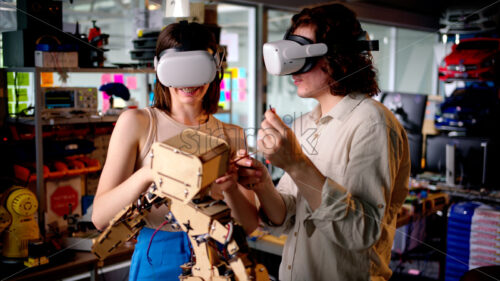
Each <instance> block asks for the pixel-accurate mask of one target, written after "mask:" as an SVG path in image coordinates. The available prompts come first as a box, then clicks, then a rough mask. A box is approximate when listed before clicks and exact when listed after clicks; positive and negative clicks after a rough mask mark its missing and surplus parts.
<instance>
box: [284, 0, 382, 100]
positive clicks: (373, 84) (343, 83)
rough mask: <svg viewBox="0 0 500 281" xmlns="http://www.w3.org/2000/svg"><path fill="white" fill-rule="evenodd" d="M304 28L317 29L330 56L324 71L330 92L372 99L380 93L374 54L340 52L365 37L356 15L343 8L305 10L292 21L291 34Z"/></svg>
mask: <svg viewBox="0 0 500 281" xmlns="http://www.w3.org/2000/svg"><path fill="white" fill-rule="evenodd" d="M301 26H311V27H313V28H314V29H315V37H316V42H318V43H325V44H326V45H327V46H328V52H327V54H326V55H325V56H324V58H325V59H326V61H327V64H326V67H324V68H323V71H325V72H326V73H327V74H328V75H329V76H330V81H329V83H330V90H331V92H332V93H333V95H340V96H345V95H347V94H349V93H351V92H361V93H367V94H369V95H370V96H374V95H377V94H378V93H379V92H380V89H379V87H378V83H377V80H376V69H375V68H374V66H373V61H372V60H373V57H372V55H371V53H370V52H367V51H364V52H360V51H357V50H356V49H355V48H337V47H335V46H339V45H342V44H351V43H353V42H355V41H357V40H358V38H359V37H361V36H364V31H363V29H362V28H361V24H360V23H359V21H358V20H357V18H356V14H355V13H354V12H353V11H352V10H350V9H348V8H347V7H345V6H344V5H341V4H329V5H322V6H318V7H314V8H305V9H303V10H302V11H301V12H300V13H298V14H296V15H294V16H293V17H292V26H291V27H290V30H289V31H288V32H289V33H293V31H294V30H296V29H297V28H299V27H301Z"/></svg>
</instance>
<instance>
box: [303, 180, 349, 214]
mask: <svg viewBox="0 0 500 281" xmlns="http://www.w3.org/2000/svg"><path fill="white" fill-rule="evenodd" d="M349 197H350V193H349V192H347V190H346V189H345V188H344V187H343V186H341V185H340V184H338V183H337V182H335V181H334V180H332V179H330V178H326V180H325V183H324V184H323V189H322V190H321V204H320V205H319V207H318V208H317V209H316V210H314V211H312V210H311V207H310V206H309V204H308V203H306V216H305V221H306V222H307V221H308V220H319V221H323V220H335V219H340V218H341V217H344V216H345V215H346V214H347V212H346V205H347V204H348V201H349Z"/></svg>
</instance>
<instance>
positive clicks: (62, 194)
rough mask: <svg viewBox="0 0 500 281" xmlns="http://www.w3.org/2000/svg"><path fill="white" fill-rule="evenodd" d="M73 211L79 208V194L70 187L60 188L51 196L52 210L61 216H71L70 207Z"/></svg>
mask: <svg viewBox="0 0 500 281" xmlns="http://www.w3.org/2000/svg"><path fill="white" fill-rule="evenodd" d="M70 204H71V210H73V211H74V210H75V209H76V207H78V192H76V190H75V189H73V187H71V186H69V185H65V186H60V187H58V188H57V189H56V191H54V193H52V195H51V196H50V209H51V210H52V211H53V212H54V213H56V214H57V215H59V216H64V215H68V214H69V205H70Z"/></svg>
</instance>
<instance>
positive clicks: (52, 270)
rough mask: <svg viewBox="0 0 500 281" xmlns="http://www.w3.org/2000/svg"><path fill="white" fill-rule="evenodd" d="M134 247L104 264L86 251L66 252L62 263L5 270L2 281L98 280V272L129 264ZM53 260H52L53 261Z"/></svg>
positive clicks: (112, 255) (124, 247) (127, 247)
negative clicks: (80, 277) (73, 277)
mask: <svg viewBox="0 0 500 281" xmlns="http://www.w3.org/2000/svg"><path fill="white" fill-rule="evenodd" d="M133 251H134V247H133V245H132V244H126V245H124V246H123V247H121V248H119V249H117V251H116V252H114V253H112V254H111V255H110V256H109V257H108V258H107V259H106V260H105V261H104V262H100V261H99V260H98V259H97V257H96V256H95V255H93V254H92V253H90V252H85V251H75V250H66V251H65V252H66V253H62V252H61V253H56V254H55V255H59V254H61V256H63V260H61V258H60V259H59V260H61V262H60V263H55V264H54V263H48V264H45V265H41V266H38V267H34V268H28V267H23V268H15V267H13V268H11V269H10V270H8V269H5V270H4V269H3V270H2V273H1V274H0V276H1V280H13V281H14V280H16V281H17V280H19V281H20V280H59V279H63V278H68V277H71V276H76V275H81V276H82V279H83V278H85V277H87V278H88V277H90V280H91V281H94V280H98V279H97V276H98V273H99V272H98V271H101V272H102V270H103V269H105V268H109V267H113V266H116V265H119V264H122V263H125V265H124V266H127V264H126V263H127V262H129V261H130V258H131V257H132V252H133ZM51 260H52V259H51Z"/></svg>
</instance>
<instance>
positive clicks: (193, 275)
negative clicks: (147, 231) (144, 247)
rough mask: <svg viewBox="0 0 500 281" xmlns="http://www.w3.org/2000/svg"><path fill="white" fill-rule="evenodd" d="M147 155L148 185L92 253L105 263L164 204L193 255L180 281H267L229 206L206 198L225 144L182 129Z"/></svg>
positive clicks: (220, 169) (222, 164) (225, 158)
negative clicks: (152, 210)
mask: <svg viewBox="0 0 500 281" xmlns="http://www.w3.org/2000/svg"><path fill="white" fill-rule="evenodd" d="M151 151H152V153H151V155H150V156H151V157H152V159H151V169H152V170H153V171H154V174H155V176H154V178H155V180H154V184H153V185H152V186H151V187H150V188H149V189H148V191H147V192H146V194H143V195H141V197H140V198H139V200H138V201H137V202H136V203H133V204H130V205H129V206H128V207H127V208H125V209H124V210H123V211H122V212H120V213H118V214H117V215H116V216H115V218H114V219H113V220H112V221H111V223H110V225H109V226H108V228H107V229H106V230H105V231H103V232H102V234H101V235H100V236H99V237H98V238H96V239H94V241H93V242H94V244H93V246H92V252H93V253H94V254H95V255H96V256H97V257H98V258H99V259H101V260H102V259H105V258H106V257H107V256H108V255H109V254H110V253H111V252H112V251H113V250H114V249H116V248H117V247H118V246H120V245H121V244H123V243H124V242H126V241H128V240H130V239H131V238H132V237H134V236H135V235H136V234H137V233H138V232H139V231H140V229H141V228H142V227H143V226H144V224H145V223H144V218H145V217H146V216H147V215H148V214H149V209H150V208H151V207H152V206H153V205H156V206H158V205H161V204H166V205H167V206H168V207H169V209H170V212H171V214H172V215H173V217H171V218H170V219H171V220H172V221H175V224H174V226H177V227H179V228H180V229H182V230H183V231H184V232H186V233H187V234H188V237H189V240H190V241H191V245H192V248H193V252H194V255H193V256H194V258H193V260H192V261H191V262H189V263H186V264H184V265H182V266H181V268H182V269H183V274H182V275H181V276H179V279H180V280H185V281H216V280H221V281H222V280H225V281H228V280H237V281H243V280H269V276H268V273H267V269H266V268H265V267H264V266H263V265H261V264H257V263H256V262H255V260H254V259H252V258H251V256H250V255H249V254H250V252H249V248H248V245H247V243H246V235H245V232H244V230H243V228H242V227H241V226H240V225H239V224H237V223H235V222H234V220H233V219H232V218H231V210H230V209H229V207H228V206H227V205H226V204H225V203H224V202H222V201H216V200H214V199H212V198H211V197H210V196H208V195H207V194H208V190H209V187H210V185H211V184H212V183H213V182H214V181H215V179H217V178H219V177H221V176H223V175H224V174H225V173H226V171H227V169H228V166H229V153H230V149H229V146H228V144H227V143H226V142H225V141H223V140H222V139H219V138H216V137H213V136H209V135H207V134H204V133H202V132H199V131H195V130H192V129H186V130H184V131H183V132H182V133H181V134H179V135H177V136H175V137H173V138H171V139H169V140H167V141H165V142H163V143H154V144H153V146H152V149H151Z"/></svg>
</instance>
